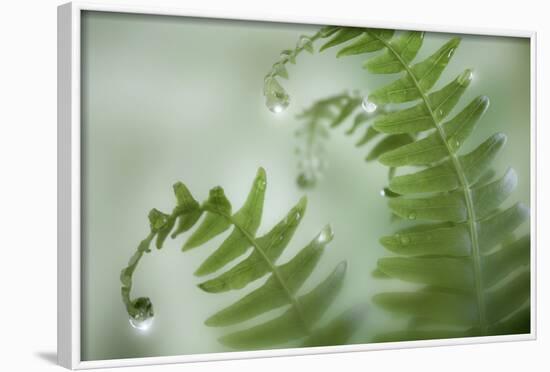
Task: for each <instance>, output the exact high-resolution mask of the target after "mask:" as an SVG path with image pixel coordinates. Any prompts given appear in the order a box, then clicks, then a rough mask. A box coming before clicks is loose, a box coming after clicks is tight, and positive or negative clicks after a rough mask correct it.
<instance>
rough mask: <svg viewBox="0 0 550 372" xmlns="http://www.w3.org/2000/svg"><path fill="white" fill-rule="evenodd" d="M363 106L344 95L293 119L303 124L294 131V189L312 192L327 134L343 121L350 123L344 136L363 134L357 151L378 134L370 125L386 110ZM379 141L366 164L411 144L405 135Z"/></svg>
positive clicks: (322, 164)
mask: <svg viewBox="0 0 550 372" xmlns="http://www.w3.org/2000/svg"><path fill="white" fill-rule="evenodd" d="M364 106H365V105H364V100H363V98H362V97H361V95H360V94H359V93H358V92H356V91H354V92H351V93H348V92H344V93H342V94H338V95H335V96H331V97H327V98H323V99H320V100H317V101H315V102H314V103H313V104H312V105H311V106H310V107H308V108H306V109H305V110H303V111H302V112H301V113H300V114H298V115H296V118H297V119H299V120H302V121H303V124H302V127H301V128H300V129H298V130H297V131H296V137H297V138H298V140H299V141H300V144H299V146H298V147H297V148H296V153H297V155H298V158H299V161H298V170H299V174H298V177H297V183H298V186H300V187H301V188H312V187H314V186H315V185H316V184H317V181H318V180H319V179H320V178H321V177H322V175H323V171H324V170H325V168H326V164H327V160H326V157H325V154H324V143H325V142H326V140H327V139H328V138H329V132H330V131H331V130H333V129H339V128H340V127H341V126H342V125H343V124H344V123H345V122H346V121H351V126H350V127H349V128H348V129H346V131H345V132H344V133H345V134H346V135H347V136H353V135H354V134H355V133H356V132H357V131H360V130H363V131H364V132H363V134H362V135H361V136H360V137H359V140H358V141H357V143H356V145H355V146H356V147H358V148H361V147H363V146H365V145H366V144H367V143H369V142H370V141H371V140H373V139H374V138H375V137H377V136H378V135H380V134H381V133H380V132H378V131H376V130H375V129H374V128H373V127H372V126H371V125H370V123H371V122H372V120H373V119H374V118H376V117H378V116H379V115H383V114H385V113H388V112H390V111H389V109H388V108H387V107H386V106H375V107H373V108H365V107H364ZM351 119H353V120H351ZM381 137H382V140H381V141H380V142H379V143H378V144H377V145H376V146H374V147H373V148H372V150H371V151H370V152H369V153H368V154H367V155H366V157H365V160H366V161H372V160H376V159H377V158H378V157H379V156H380V155H381V154H383V153H384V152H386V151H389V150H391V149H393V148H395V147H397V146H399V144H403V143H409V142H411V140H410V139H409V138H410V136H409V135H383V136H381ZM404 141H405V142H404Z"/></svg>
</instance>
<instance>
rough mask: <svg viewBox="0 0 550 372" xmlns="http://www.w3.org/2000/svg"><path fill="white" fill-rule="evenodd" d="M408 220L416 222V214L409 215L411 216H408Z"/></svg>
mask: <svg viewBox="0 0 550 372" xmlns="http://www.w3.org/2000/svg"><path fill="white" fill-rule="evenodd" d="M407 218H408V219H409V220H416V213H414V212H411V213H409V215H408V216H407Z"/></svg>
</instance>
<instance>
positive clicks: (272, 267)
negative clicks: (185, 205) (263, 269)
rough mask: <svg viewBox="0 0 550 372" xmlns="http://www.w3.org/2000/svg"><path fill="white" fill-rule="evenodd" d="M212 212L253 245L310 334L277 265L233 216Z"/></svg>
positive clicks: (300, 307) (295, 300)
mask: <svg viewBox="0 0 550 372" xmlns="http://www.w3.org/2000/svg"><path fill="white" fill-rule="evenodd" d="M214 213H216V214H218V215H220V216H222V217H224V218H226V219H227V220H228V221H229V222H230V223H231V224H232V225H233V226H235V227H236V228H237V229H239V231H240V232H241V234H243V235H244V237H245V238H246V240H248V242H249V243H250V244H251V245H252V246H253V247H254V249H255V250H256V251H257V252H258V253H259V254H260V256H261V257H262V258H263V259H264V261H265V263H266V264H267V265H268V267H269V270H270V271H271V273H272V274H273V276H274V277H275V279H276V280H277V281H278V282H279V284H280V285H281V288H283V291H284V292H285V294H286V296H287V297H288V299H289V302H290V304H291V305H292V307H294V310H295V311H296V314H297V315H298V318H299V319H300V321H301V322H302V323H303V325H304V329H305V330H306V332H307V333H308V334H310V333H311V328H310V326H309V323H308V322H307V321H306V318H305V316H304V311H303V310H302V306H301V305H300V303H299V302H298V299H297V298H296V297H295V296H294V295H293V294H292V291H291V290H290V289H289V288H288V286H287V285H286V282H285V280H284V279H283V277H282V275H281V273H280V272H279V270H278V269H277V266H275V264H274V263H273V262H271V260H270V259H269V257H268V256H267V254H266V253H265V252H264V250H263V249H262V248H261V247H260V246H259V245H258V243H257V242H256V239H255V238H254V237H253V236H252V235H250V233H249V232H248V231H247V230H246V229H245V228H244V227H242V226H241V225H240V224H239V223H238V222H237V221H235V219H234V218H233V216H230V215H227V214H223V213H220V212H214Z"/></svg>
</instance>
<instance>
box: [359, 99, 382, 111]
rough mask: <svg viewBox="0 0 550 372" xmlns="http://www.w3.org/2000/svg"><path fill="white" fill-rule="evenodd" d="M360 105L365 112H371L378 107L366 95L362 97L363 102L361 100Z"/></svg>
mask: <svg viewBox="0 0 550 372" xmlns="http://www.w3.org/2000/svg"><path fill="white" fill-rule="evenodd" d="M361 107H362V108H363V110H364V111H365V112H366V113H367V114H372V113H373V112H375V111H376V109H377V108H378V106H377V105H376V103H374V102H372V101H369V99H368V97H365V98H364V99H363V102H361Z"/></svg>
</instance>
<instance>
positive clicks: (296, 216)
mask: <svg viewBox="0 0 550 372" xmlns="http://www.w3.org/2000/svg"><path fill="white" fill-rule="evenodd" d="M300 218H302V214H301V213H300V212H296V214H294V219H295V220H296V221H297V220H299V219H300Z"/></svg>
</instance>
